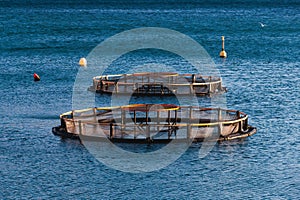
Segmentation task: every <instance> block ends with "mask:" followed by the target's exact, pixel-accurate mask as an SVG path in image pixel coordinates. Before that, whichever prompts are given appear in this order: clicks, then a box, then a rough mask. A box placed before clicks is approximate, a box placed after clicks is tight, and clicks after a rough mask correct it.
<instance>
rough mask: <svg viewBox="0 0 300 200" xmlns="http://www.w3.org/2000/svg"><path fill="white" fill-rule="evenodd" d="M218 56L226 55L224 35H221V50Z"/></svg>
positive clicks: (223, 56) (224, 56)
mask: <svg viewBox="0 0 300 200" xmlns="http://www.w3.org/2000/svg"><path fill="white" fill-rule="evenodd" d="M220 57H221V58H226V57H227V53H226V51H225V37H224V36H222V51H221V52H220Z"/></svg>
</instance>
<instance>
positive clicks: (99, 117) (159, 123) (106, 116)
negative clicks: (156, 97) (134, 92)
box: [52, 104, 256, 143]
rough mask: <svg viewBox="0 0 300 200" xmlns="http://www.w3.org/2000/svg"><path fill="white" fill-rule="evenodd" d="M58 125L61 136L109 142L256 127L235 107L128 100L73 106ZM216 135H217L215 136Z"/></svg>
mask: <svg viewBox="0 0 300 200" xmlns="http://www.w3.org/2000/svg"><path fill="white" fill-rule="evenodd" d="M60 120H61V125H60V126H57V127H53V128H52V132H53V134H54V135H58V136H61V137H62V138H73V139H80V138H88V139H108V140H110V141H112V142H129V143H131V142H132V143H168V142H170V141H172V140H183V141H185V140H192V142H201V141H203V140H204V139H206V138H213V140H215V141H223V140H233V139H240V138H245V137H248V136H251V135H253V134H255V133H256V128H255V127H252V126H250V125H249V124H248V115H247V114H245V113H243V112H241V111H238V110H226V109H220V108H201V107H196V106H177V105H174V104H132V105H125V106H117V107H102V108H101V107H99V108H98V107H97V108H88V109H83V110H73V111H69V112H66V113H63V114H61V115H60ZM216 136H217V137H216Z"/></svg>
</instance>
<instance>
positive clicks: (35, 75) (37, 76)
mask: <svg viewBox="0 0 300 200" xmlns="http://www.w3.org/2000/svg"><path fill="white" fill-rule="evenodd" d="M33 80H34V81H40V80H41V78H40V76H39V75H38V74H36V73H34V74H33Z"/></svg>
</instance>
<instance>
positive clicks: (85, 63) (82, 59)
mask: <svg viewBox="0 0 300 200" xmlns="http://www.w3.org/2000/svg"><path fill="white" fill-rule="evenodd" d="M78 64H79V65H80V66H81V67H86V66H87V60H86V59H85V58H80V60H79V62H78Z"/></svg>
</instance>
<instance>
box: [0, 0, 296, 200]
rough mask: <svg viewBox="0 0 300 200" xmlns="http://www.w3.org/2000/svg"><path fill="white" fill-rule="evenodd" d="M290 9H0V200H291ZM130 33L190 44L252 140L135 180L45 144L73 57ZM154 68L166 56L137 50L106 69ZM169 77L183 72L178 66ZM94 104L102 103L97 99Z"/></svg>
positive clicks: (192, 154) (79, 153) (9, 4)
mask: <svg viewBox="0 0 300 200" xmlns="http://www.w3.org/2000/svg"><path fill="white" fill-rule="evenodd" d="M299 10H300V4H299V1H296V0H294V1H279V0H278V1H277V0H276V1H268V0H262V1H256V0H253V1H221V0H207V1H196V0H194V1H186V0H183V1H179V2H177V1H175V0H167V1H163V2H159V1H155V0H150V1H146V0H135V1H129V0H128V1H126V0H125V1H111V0H106V1H66V2H65V1H55V2H44V1H38V0H33V1H2V2H1V5H0V11H1V12H0V13H1V14H0V19H1V21H0V22H1V23H0V30H1V32H0V35H1V37H0V53H1V54H0V63H1V64H0V69H1V71H0V80H1V81H0V86H1V95H0V102H1V104H0V111H1V112H0V121H1V122H0V124H1V126H0V131H1V132H0V134H1V135H0V174H1V178H0V198H1V199H14V198H16V199H30V198H33V199H48V198H57V199H75V198H76V199H77V198H78V199H86V198H89V199H142V198H143V199H144V198H145V199H245V198H252V199H260V198H261V199H299V193H300V191H299V190H300V187H299V185H300V176H299V174H300V169H299V167H300V166H299V161H300V159H299V158H300V156H299V151H300V142H299V125H300V121H299V119H300V117H299V108H300V106H299V98H300V95H299V94H300V92H299V86H300V85H299V82H300V80H299V77H300V70H299V68H300V61H299V55H300V49H299V47H300V39H299V38H300V12H299ZM260 23H263V24H265V26H264V27H262V26H261V24H260ZM140 27H161V28H168V29H172V30H176V31H178V32H180V33H183V34H186V35H187V36H189V37H191V38H193V39H194V40H195V41H197V42H198V43H200V44H201V45H202V46H203V47H204V48H205V49H206V50H207V52H208V53H209V55H210V56H211V57H212V59H213V61H214V62H215V63H216V67H217V69H218V70H219V72H220V75H221V77H222V79H223V83H224V85H225V86H226V87H227V88H228V92H227V93H226V94H225V96H226V106H227V107H228V108H230V109H236V110H241V111H244V112H245V113H247V114H249V118H250V121H249V123H250V124H251V125H253V126H256V127H257V128H258V132H257V134H256V135H253V136H252V137H250V138H247V139H245V140H243V141H232V142H224V143H220V144H216V145H215V146H214V148H213V149H212V150H211V151H210V152H209V154H208V155H207V156H206V157H204V158H201V159H200V158H199V156H198V155H199V148H200V147H201V146H200V147H199V146H197V145H194V146H192V147H190V148H189V149H188V150H187V151H186V152H185V153H184V154H183V155H182V156H181V157H180V158H179V159H178V160H177V161H176V162H174V163H172V164H170V165H169V166H167V167H165V168H163V169H160V170H158V171H153V172H149V173H137V174H133V173H125V172H122V171H117V170H115V169H112V168H110V167H108V166H106V165H104V164H102V163H101V162H99V161H98V160H96V159H95V158H94V157H93V156H92V155H91V154H90V153H89V151H88V150H87V149H86V148H85V147H84V146H83V145H82V144H80V143H79V142H78V141H72V140H68V139H66V140H62V139H60V138H59V137H55V136H54V135H53V134H52V133H51V128H52V127H53V126H57V125H59V124H60V121H59V115H60V114H61V113H63V112H66V111H69V110H71V109H72V90H73V85H74V81H75V78H76V75H77V72H78V69H79V66H78V61H79V59H80V58H81V57H86V56H87V55H88V53H89V52H90V51H91V50H92V49H93V48H94V47H96V46H97V45H98V44H99V43H100V42H103V41H104V40H105V39H107V38H109V37H111V36H113V35H115V34H117V33H120V32H122V31H126V30H130V29H133V28H140ZM223 35H224V36H225V49H226V51H227V54H228V58H226V59H225V60H224V59H220V58H219V52H220V50H221V36H223ZM160 61H162V62H164V64H167V65H173V66H175V68H176V64H177V65H178V62H175V61H174V59H173V58H172V56H171V57H170V56H168V55H167V54H166V55H165V56H160V54H159V55H158V54H155V53H154V54H147V52H144V53H143V52H137V54H132V56H128V57H124V58H123V59H120V60H119V61H118V62H116V63H115V67H116V69H117V70H115V71H114V73H116V74H117V73H124V72H125V73H126V71H127V70H128V68H126V67H130V65H131V64H132V62H136V63H135V64H137V63H139V64H145V63H152V62H158V63H159V62H160ZM176 69H178V72H182V73H189V72H190V68H189V67H188V65H180V66H177V68H176ZM33 73H37V74H39V75H40V77H41V81H40V82H34V81H33V77H32V75H33ZM206 98H207V97H204V98H203V99H202V101H203V102H206V101H210V100H209V99H206ZM142 99H143V98H142ZM138 100H139V99H138ZM95 101H96V102H97V105H98V106H102V105H109V104H110V98H109V97H107V96H103V95H96V96H95ZM161 101H163V100H161ZM133 148H139V147H137V146H134V147H133ZM149 148H151V147H149ZM158 162H159V161H158Z"/></svg>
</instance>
